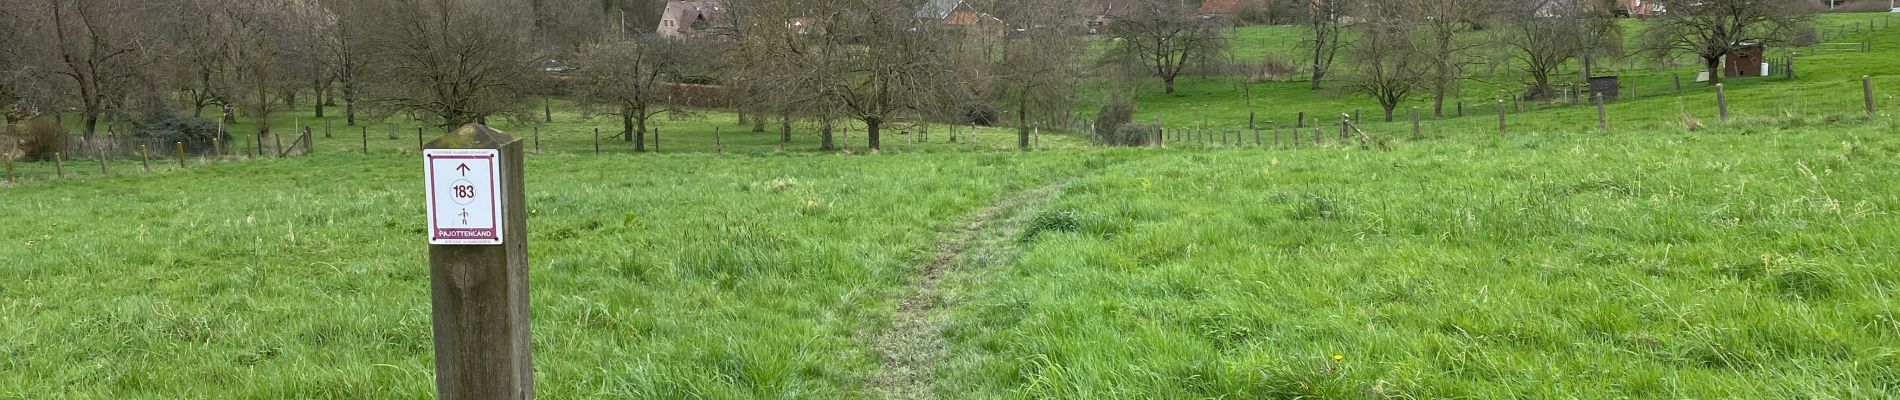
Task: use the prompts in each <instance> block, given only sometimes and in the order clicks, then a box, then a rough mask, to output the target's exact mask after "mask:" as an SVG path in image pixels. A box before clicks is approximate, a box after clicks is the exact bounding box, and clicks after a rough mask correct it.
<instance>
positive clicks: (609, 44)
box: [573, 35, 687, 151]
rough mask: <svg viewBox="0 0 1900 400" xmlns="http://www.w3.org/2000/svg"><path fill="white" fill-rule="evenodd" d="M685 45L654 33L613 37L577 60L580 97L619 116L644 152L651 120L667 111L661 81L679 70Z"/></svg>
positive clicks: (624, 132)
mask: <svg viewBox="0 0 1900 400" xmlns="http://www.w3.org/2000/svg"><path fill="white" fill-rule="evenodd" d="M685 56H687V53H686V52H685V51H684V48H683V45H682V44H680V43H677V42H674V41H671V40H666V39H661V38H658V37H652V36H651V35H649V36H646V37H638V38H635V39H609V40H606V41H604V42H602V43H598V44H595V45H592V46H590V47H588V48H587V49H585V50H583V51H582V52H581V53H580V54H579V56H578V57H577V58H575V59H574V62H575V65H573V66H574V67H575V71H574V81H575V82H574V83H575V88H576V89H575V95H576V100H578V101H579V102H580V104H581V105H582V106H583V107H587V108H588V109H590V110H601V111H602V112H604V113H606V114H611V115H615V116H619V117H620V124H621V134H622V135H623V136H624V137H625V138H626V139H627V140H630V141H633V146H634V150H635V151H646V142H647V141H646V137H647V135H646V134H647V120H649V119H651V118H653V117H654V116H658V115H660V114H661V113H664V112H667V111H668V110H669V106H668V102H667V97H666V93H665V91H664V88H663V85H666V84H667V80H668V79H672V78H676V77H677V76H679V74H680V73H681V69H680V66H681V63H682V61H681V58H682V57H685Z"/></svg>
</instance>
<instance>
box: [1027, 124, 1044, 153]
mask: <svg viewBox="0 0 1900 400" xmlns="http://www.w3.org/2000/svg"><path fill="white" fill-rule="evenodd" d="M1029 131H1030V135H1029V136H1031V137H1032V138H1034V139H1035V140H1034V141H1032V142H1030V143H1029V149H1030V150H1038V149H1041V148H1042V123H1036V126H1035V127H1032V128H1030V129H1029Z"/></svg>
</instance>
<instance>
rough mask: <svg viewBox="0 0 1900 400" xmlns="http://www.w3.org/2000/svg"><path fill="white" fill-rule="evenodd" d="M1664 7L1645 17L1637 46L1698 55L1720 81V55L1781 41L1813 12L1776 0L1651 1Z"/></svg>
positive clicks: (1714, 79)
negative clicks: (1659, 11)
mask: <svg viewBox="0 0 1900 400" xmlns="http://www.w3.org/2000/svg"><path fill="white" fill-rule="evenodd" d="M1652 1H1656V3H1657V4H1658V5H1661V6H1662V7H1663V8H1664V9H1666V10H1669V11H1668V12H1666V13H1663V14H1662V15H1660V16H1657V17H1654V18H1651V19H1650V21H1651V22H1650V24H1651V25H1650V26H1649V28H1648V29H1645V30H1644V31H1643V33H1642V46H1643V49H1644V50H1646V51H1650V52H1653V53H1652V54H1653V55H1654V56H1657V57H1667V56H1669V55H1671V54H1676V53H1681V54H1690V55H1694V56H1696V57H1697V58H1700V59H1702V65H1703V67H1704V68H1706V69H1707V71H1708V73H1709V83H1711V84H1714V83H1719V82H1721V81H1722V57H1724V56H1727V55H1729V54H1730V53H1734V52H1736V51H1740V50H1741V49H1742V48H1743V47H1745V46H1749V45H1763V46H1772V45H1775V44H1779V43H1786V42H1787V41H1788V40H1790V39H1791V38H1792V36H1793V35H1794V34H1795V33H1796V32H1798V31H1799V30H1800V29H1801V28H1802V27H1804V26H1807V24H1808V23H1809V18H1811V16H1812V15H1813V13H1814V11H1813V10H1814V8H1813V5H1812V4H1807V3H1806V2H1799V1H1777V0H1652Z"/></svg>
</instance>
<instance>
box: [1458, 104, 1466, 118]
mask: <svg viewBox="0 0 1900 400" xmlns="http://www.w3.org/2000/svg"><path fill="white" fill-rule="evenodd" d="M1464 117H1465V101H1464V100H1459V101H1458V118H1464Z"/></svg>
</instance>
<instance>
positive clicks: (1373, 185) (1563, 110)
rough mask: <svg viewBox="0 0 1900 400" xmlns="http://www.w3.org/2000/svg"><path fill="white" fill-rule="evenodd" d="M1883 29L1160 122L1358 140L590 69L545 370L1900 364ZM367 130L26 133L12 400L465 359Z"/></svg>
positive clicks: (1031, 388) (659, 377) (297, 385)
mask: <svg viewBox="0 0 1900 400" xmlns="http://www.w3.org/2000/svg"><path fill="white" fill-rule="evenodd" d="M1876 18H1884V16H1875V15H1828V16H1826V17H1824V18H1823V20H1822V22H1823V25H1825V26H1838V25H1839V24H1843V23H1847V22H1852V21H1855V20H1874V19H1876ZM1263 29H1284V28H1247V29H1244V30H1242V31H1241V32H1240V33H1239V34H1242V35H1262V37H1265V36H1264V35H1273V34H1276V33H1274V32H1272V31H1267V30H1263ZM1888 32H1894V31H1883V32H1881V33H1878V34H1874V33H1869V34H1866V35H1867V36H1866V37H1867V38H1869V39H1871V40H1872V43H1874V52H1872V53H1868V54H1854V53H1822V54H1818V55H1807V56H1803V61H1801V62H1802V63H1803V64H1802V65H1806V66H1808V67H1802V69H1801V70H1800V72H1801V76H1800V77H1799V78H1798V79H1796V80H1794V81H1788V80H1784V79H1780V78H1771V79H1747V80H1735V81H1731V82H1732V83H1730V84H1729V85H1728V87H1727V95H1728V98H1729V100H1730V103H1731V104H1730V108H1731V113H1732V114H1733V115H1732V116H1731V120H1730V121H1728V122H1726V123H1724V122H1720V121H1718V118H1717V117H1716V115H1715V106H1714V98H1713V89H1712V88H1706V87H1699V86H1693V85H1689V86H1687V87H1685V90H1684V91H1683V92H1682V93H1674V92H1673V90H1671V88H1670V84H1669V81H1668V80H1666V79H1667V77H1668V75H1669V74H1673V73H1681V72H1682V71H1676V70H1662V69H1657V70H1651V69H1638V70H1632V71H1628V72H1624V73H1623V76H1624V77H1625V78H1626V79H1630V80H1629V81H1626V82H1628V83H1630V84H1632V85H1633V86H1634V87H1635V90H1636V91H1637V93H1638V96H1637V98H1635V99H1629V100H1623V101H1618V102H1615V103H1612V104H1610V106H1609V107H1608V111H1609V113H1610V115H1611V125H1612V129H1609V130H1599V129H1596V127H1595V118H1596V114H1595V109H1594V108H1592V107H1588V106H1581V105H1577V106H1566V105H1554V104H1538V105H1531V106H1529V108H1527V109H1526V110H1525V111H1523V112H1512V113H1510V114H1509V118H1510V122H1509V123H1510V131H1509V132H1508V133H1506V134H1503V135H1499V134H1497V128H1496V123H1497V121H1496V114H1495V113H1496V108H1495V104H1494V103H1493V104H1490V105H1487V106H1485V107H1472V108H1471V109H1470V110H1468V112H1469V113H1470V114H1471V115H1470V116H1468V117H1464V118H1446V119H1433V120H1428V121H1426V122H1425V123H1424V124H1423V127H1424V133H1425V135H1424V137H1422V138H1417V139H1414V138H1411V137H1410V125H1409V124H1408V123H1404V122H1397V123H1389V124H1388V123H1376V122H1367V123H1362V124H1361V125H1362V128H1363V129H1365V130H1366V131H1367V134H1368V135H1370V136H1371V137H1373V138H1375V139H1378V140H1381V141H1384V142H1387V143H1388V144H1389V145H1390V148H1389V149H1383V150H1382V149H1378V148H1376V147H1375V148H1372V149H1363V148H1361V147H1360V146H1357V145H1356V143H1340V142H1337V141H1335V140H1334V139H1333V138H1334V135H1335V134H1336V132H1337V131H1336V130H1335V129H1336V125H1334V124H1337V114H1338V113H1340V112H1342V111H1347V110H1350V109H1354V108H1363V109H1364V110H1365V112H1366V113H1368V116H1367V117H1368V119H1370V114H1371V113H1373V112H1374V111H1375V108H1374V107H1372V106H1370V105H1368V104H1369V103H1366V102H1364V101H1363V100H1362V99H1355V98H1351V97H1334V96H1327V95H1324V94H1315V93H1312V92H1310V91H1306V90H1305V88H1304V85H1303V84H1299V83H1273V82H1269V83H1262V84H1260V85H1258V86H1255V87H1254V88H1253V91H1254V92H1253V93H1254V96H1255V98H1254V100H1253V101H1254V104H1253V105H1251V106H1249V105H1246V101H1245V100H1244V99H1242V98H1241V97H1239V95H1238V94H1237V93H1238V92H1236V90H1237V88H1236V87H1234V86H1232V81H1230V80H1223V79H1209V80H1198V79H1197V80H1187V81H1183V84H1182V94H1180V95H1177V96H1167V95H1161V94H1158V93H1151V94H1145V95H1144V96H1143V97H1142V98H1141V99H1140V102H1141V112H1140V114H1139V115H1138V117H1137V118H1138V119H1141V120H1144V121H1145V120H1152V119H1157V118H1158V119H1161V120H1163V122H1164V123H1166V124H1168V125H1169V126H1171V127H1185V126H1188V125H1190V124H1199V123H1200V121H1201V120H1202V118H1203V117H1205V118H1206V119H1207V120H1208V121H1209V124H1210V128H1211V130H1214V131H1228V132H1239V131H1241V130H1242V128H1245V118H1246V113H1247V112H1250V111H1253V112H1260V113H1262V114H1261V115H1263V118H1261V119H1262V120H1263V121H1274V122H1287V118H1288V117H1290V116H1291V114H1292V113H1295V112H1300V111H1307V112H1309V115H1316V116H1317V115H1329V116H1330V117H1329V118H1328V119H1325V120H1327V121H1330V123H1327V124H1321V128H1319V133H1320V134H1321V136H1323V137H1325V138H1327V139H1326V141H1325V142H1323V143H1319V144H1315V143H1313V142H1311V141H1310V139H1308V140H1307V141H1305V142H1303V143H1301V145H1299V146H1297V147H1295V146H1291V145H1290V144H1291V143H1290V142H1288V141H1283V142H1282V144H1281V145H1280V146H1277V147H1276V146H1271V143H1270V142H1269V143H1268V144H1269V145H1268V146H1258V147H1256V146H1251V141H1252V136H1251V134H1248V135H1245V136H1244V137H1245V138H1246V139H1245V140H1244V141H1246V142H1248V144H1247V145H1239V146H1236V145H1210V146H1206V147H1202V146H1198V145H1190V144H1187V142H1181V141H1177V142H1172V143H1170V146H1169V147H1168V148H1166V149H1155V148H1136V149H1100V148H1092V147H1089V146H1087V144H1088V142H1087V139H1086V138H1084V137H1081V136H1078V135H1075V134H1073V133H1060V132H1053V131H1054V130H1050V131H1046V132H1044V133H1045V135H1044V137H1043V138H1042V143H1043V148H1045V149H1047V150H1046V151H1034V152H1017V151H1007V150H1012V149H1013V148H1014V139H1015V138H1014V136H1013V131H1011V130H1008V129H1007V128H981V129H979V130H978V131H977V134H976V136H975V143H974V144H973V143H972V142H971V141H972V137H971V136H970V135H969V133H968V131H967V130H963V129H960V130H959V133H958V135H959V141H958V142H957V143H954V144H952V143H948V138H949V133H948V131H947V128H945V127H943V126H941V125H938V126H934V127H932V133H931V136H930V139H931V140H930V141H929V142H928V143H913V144H911V145H910V147H909V148H906V143H907V141H906V140H905V138H906V137H905V136H903V135H899V134H897V133H898V132H901V129H892V130H891V131H887V132H892V133H891V134H890V135H889V136H887V137H886V140H885V145H884V146H885V148H884V151H882V152H877V153H869V152H864V151H862V149H863V146H864V142H863V136H862V134H861V131H859V130H858V129H857V128H854V129H853V133H852V135H851V136H850V140H848V141H846V142H847V143H848V144H846V146H847V148H849V149H851V151H849V152H842V153H845V154H835V153H820V152H818V151H816V149H817V147H818V144H817V138H816V137H815V135H813V134H812V132H811V130H810V127H806V126H801V127H800V130H799V132H798V134H797V136H796V138H795V142H794V143H793V146H792V147H790V148H788V149H787V150H785V151H780V150H778V149H777V144H776V134H775V133H750V132H735V131H742V130H743V129H741V128H740V127H738V126H737V125H735V124H733V119H734V118H733V117H734V116H733V115H732V114H729V113H721V112H707V113H704V114H702V115H701V116H700V117H698V118H691V119H681V120H668V121H662V122H660V123H658V124H657V125H658V126H659V128H660V129H661V132H662V141H661V144H662V146H661V150H662V151H661V152H659V153H658V154H634V153H633V152H632V150H631V146H630V145H628V144H626V143H625V142H619V141H603V142H602V145H603V151H602V153H603V154H601V155H595V154H593V144H594V140H593V132H592V129H593V128H594V127H600V128H603V129H604V130H607V131H611V130H612V129H611V128H610V126H612V124H613V122H612V121H608V120H604V119H593V120H589V119H585V118H583V115H581V114H579V113H577V112H575V111H572V110H570V109H568V108H567V107H559V108H557V111H558V112H557V113H556V115H555V116H554V117H555V122H554V123H545V124H539V125H527V124H520V123H498V124H497V126H498V127H500V128H502V129H504V130H508V131H510V132H511V133H513V134H515V135H517V136H518V137H521V138H523V139H524V140H532V138H533V132H535V131H536V130H537V129H538V130H539V131H540V132H541V135H540V140H541V142H542V143H541V144H542V146H543V148H544V151H543V152H541V153H540V154H532V155H530V156H528V158H527V160H526V162H527V169H528V171H527V173H528V176H527V180H526V182H527V188H526V193H527V201H528V205H527V206H528V207H529V209H530V210H531V216H530V218H529V225H528V227H527V229H528V232H529V238H530V240H531V243H530V246H529V260H530V264H531V266H532V283H531V286H532V296H531V297H532V299H531V304H532V306H531V308H532V314H533V321H534V322H533V335H534V351H535V369H536V378H537V382H536V390H537V391H538V392H539V393H540V397H542V398H553V399H566V398H660V399H674V398H703V399H749V398H819V399H832V398H839V399H855V398H957V399H962V398H972V399H1085V398H1113V399H1175V398H1183V399H1214V398H1229V399H1232V398H1240V399H1254V398H1590V399H1619V398H1819V399H1826V398H1856V399H1857V398H1888V397H1893V396H1894V393H1900V346H1896V344H1897V343H1900V318H1896V313H1900V299H1896V297H1900V295H1897V294H1896V293H1895V290H1896V289H1900V270H1896V269H1895V268H1894V266H1895V265H1900V251H1896V249H1895V247H1894V246H1893V245H1892V244H1893V243H1896V242H1900V214H1896V213H1895V210H1896V209H1900V191H1896V190H1894V189H1892V188H1891V185H1892V184H1891V183H1892V182H1893V181H1894V177H1896V176H1900V125H1896V119H1895V116H1894V111H1893V110H1894V109H1895V108H1894V107H1895V106H1896V105H1900V99H1896V98H1895V93H1900V92H1896V91H1895V90H1896V89H1900V77H1896V75H1893V73H1892V71H1891V69H1892V67H1891V66H1893V65H1900V37H1895V36H1894V35H1891V34H1888ZM1281 33H1284V32H1281ZM1862 74H1873V75H1875V78H1874V82H1875V85H1876V87H1877V90H1878V91H1877V92H1876V94H1877V97H1878V98H1877V102H1878V104H1879V105H1880V110H1879V111H1878V112H1877V113H1875V114H1874V115H1867V114H1866V113H1865V112H1863V111H1862V110H1861V109H1860V107H1861V102H1860V92H1859V89H1860V86H1859V85H1860V83H1859V77H1860V76H1861V75H1862ZM1685 85H1687V83H1685ZM1467 93H1469V92H1467ZM557 106H560V104H558V103H557ZM1268 115H1271V116H1270V117H1264V116H1268ZM1685 116H1687V117H1689V118H1694V119H1698V120H1699V121H1700V123H1701V124H1703V125H1705V126H1703V127H1701V128H1700V129H1696V130H1694V131H1690V130H1689V129H1686V127H1685V123H1684V120H1685ZM281 117H282V120H279V121H274V122H273V123H274V125H276V126H280V127H282V126H292V125H293V124H302V125H317V126H321V120H316V119H312V118H310V117H309V113H308V112H306V111H301V110H300V111H299V112H297V113H286V114H281ZM293 119H295V120H293ZM70 120H71V118H69V119H68V122H69V123H70V122H72V121H70ZM497 122H500V121H497ZM370 127H371V130H370V132H369V141H368V143H369V145H368V147H369V151H368V152H367V153H364V152H362V151H361V149H360V147H359V146H362V144H361V143H362V142H361V140H362V139H361V136H360V131H358V130H353V129H355V128H348V129H346V128H343V127H341V124H335V125H333V127H332V129H333V132H332V135H331V137H324V136H322V130H321V128H319V129H317V132H318V135H319V138H318V139H317V151H316V152H315V153H314V154H312V155H308V156H302V157H291V158H285V159H265V160H251V161H240V160H237V159H235V158H242V157H241V156H240V157H235V158H229V157H228V158H225V159H220V160H206V159H203V158H198V157H193V158H190V159H188V160H187V163H188V164H189V167H188V168H184V169H179V168H177V167H176V160H175V159H169V158H167V159H165V160H154V162H153V166H154V168H155V169H157V171H156V172H155V173H152V174H146V173H143V172H138V171H139V167H138V164H137V161H136V160H126V159H115V160H111V161H112V164H111V165H110V168H111V169H112V170H113V172H114V174H113V176H110V177H102V176H99V174H98V165H97V161H96V160H92V159H81V160H75V161H73V162H70V163H68V164H66V166H65V167H66V172H67V173H68V174H69V177H71V179H65V180H58V179H53V178H52V176H53V175H54V174H55V173H54V172H53V168H54V167H53V166H52V165H50V163H45V162H31V163H19V164H17V165H15V167H16V168H17V173H19V174H21V175H22V176H23V177H24V178H25V181H23V182H22V183H19V184H4V183H0V217H5V218H7V220H8V223H5V224H0V260H5V262H4V263H0V336H3V337H6V338H7V340H4V341H0V355H4V356H5V357H4V360H0V399H42V398H85V399H90V398H111V399H173V398H298V399H303V398H311V399H365V398H377V399H381V398H429V397H431V395H432V393H433V386H432V384H433V376H432V374H433V373H434V372H433V368H432V367H433V356H432V350H431V347H430V346H431V341H430V339H431V336H430V335H431V331H430V320H429V318H430V315H429V300H428V299H429V276H428V272H427V271H428V270H427V265H426V261H425V257H426V246H425V244H426V240H425V238H424V235H423V231H424V227H423V222H424V221H423V214H424V210H423V207H422V204H421V203H422V196H421V195H420V193H419V192H420V190H419V189H420V185H419V184H418V183H420V182H421V180H422V179H421V175H420V171H419V169H418V168H416V166H417V165H416V164H417V158H418V157H417V154H416V150H415V149H414V146H415V136H414V135H415V128H414V125H413V123H412V122H406V121H389V122H388V123H377V124H372V125H370ZM249 129H254V125H247V124H238V125H237V126H234V127H232V131H233V132H245V131H247V130H249ZM715 129H718V130H720V132H722V134H721V135H720V139H719V140H720V141H721V142H723V148H724V154H712V152H713V151H714V149H715V145H714V138H713V131H714V130H715ZM390 131H394V132H395V135H394V138H391V137H390V134H389V132H390ZM425 134H426V135H428V136H435V133H428V132H425ZM1302 134H1303V135H1302V136H1304V137H1307V138H1311V137H1312V135H1313V134H1314V132H1313V131H1311V130H1310V129H1309V130H1307V131H1304V132H1302ZM238 136H239V137H244V135H238ZM840 137H841V139H842V138H843V137H844V136H843V134H842V132H841V133H840ZM913 137H915V136H913ZM1263 137H1265V138H1267V139H1266V140H1268V141H1271V140H1272V139H1271V138H1273V137H1274V134H1273V131H1267V132H1266V133H1264V134H1263ZM1283 140H1284V138H1283ZM530 146H532V145H530ZM973 150H974V151H973ZM237 154H242V153H241V152H239V153H237ZM923 394H930V395H931V396H923Z"/></svg>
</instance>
